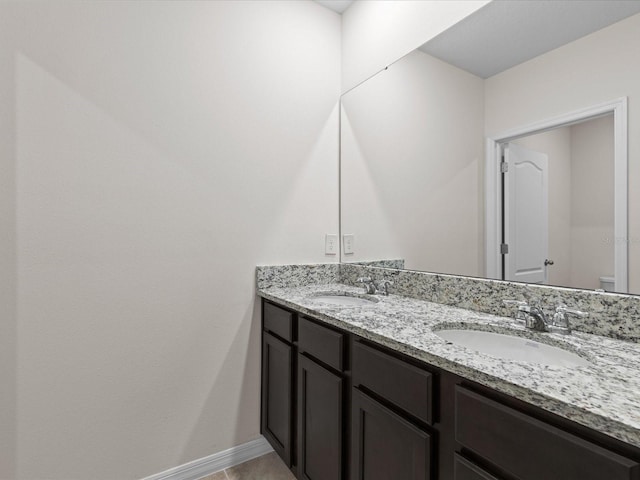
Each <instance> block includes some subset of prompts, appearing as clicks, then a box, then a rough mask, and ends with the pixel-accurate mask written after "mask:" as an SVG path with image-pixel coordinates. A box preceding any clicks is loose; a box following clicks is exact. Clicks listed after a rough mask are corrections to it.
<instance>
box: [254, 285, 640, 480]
mask: <svg viewBox="0 0 640 480" xmlns="http://www.w3.org/2000/svg"><path fill="white" fill-rule="evenodd" d="M332 292H333V293H336V292H339V293H340V294H346V295H348V296H352V297H354V298H360V297H366V296H365V295H363V294H362V292H361V289H357V288H356V287H353V286H349V285H344V284H316V285H314V284H312V285H303V286H296V287H292V288H289V287H273V288H261V289H259V295H260V296H261V297H262V338H263V341H262V416H261V417H262V423H261V430H262V433H263V435H264V436H265V437H266V438H267V440H268V441H269V442H270V443H271V445H272V446H273V448H274V449H275V450H276V452H277V453H278V454H279V455H280V457H281V458H282V459H283V460H284V461H285V463H286V464H287V465H288V466H289V467H290V468H291V469H292V471H293V472H294V474H295V475H296V476H297V478H298V479H307V480H324V479H327V480H328V479H335V480H339V479H340V480H346V479H350V480H356V479H357V480H383V479H391V478H393V479H403V480H405V479H406V480H418V479H420V480H426V479H430V480H452V479H456V480H471V479H485V480H488V479H498V480H517V479H521V480H542V479H544V480H555V479H557V480H572V479H575V480H640V406H639V405H638V402H637V398H638V396H639V395H638V392H640V379H639V378H638V372H640V345H638V344H637V343H634V342H627V341H620V340H615V339H612V338H606V337H600V336H597V335H590V334H585V333H581V332H577V333H574V334H572V335H570V336H566V337H563V336H561V335H556V334H534V333H531V332H529V331H525V330H524V329H523V328H522V327H519V326H518V325H514V324H513V319H510V318H505V317H499V316H494V315H488V314H484V313H479V312H474V311H470V310H463V309H460V308H454V307H450V306H446V305H442V304H437V303H432V302H428V301H424V300H419V299H415V298H408V297H400V296H397V295H389V296H388V297H385V296H378V295H376V296H375V300H376V301H368V300H366V299H365V301H364V302H360V304H359V305H358V304H356V305H347V306H345V305H340V304H331V303H325V302H324V301H322V300H320V301H319V300H316V299H317V298H318V296H319V295H324V296H325V297H324V298H326V294H327V293H332ZM453 328H456V329H472V330H473V329H476V330H482V331H500V332H505V331H508V332H511V333H512V334H513V335H517V336H523V337H524V338H530V339H532V340H537V341H540V342H543V343H545V344H551V345H556V346H558V345H559V346H562V348H564V349H567V350H569V351H571V352H573V353H575V354H576V355H578V356H579V357H580V358H583V359H586V360H587V361H588V364H587V365H582V366H580V365H576V366H552V365H551V366H550V365H541V364H530V363H527V362H522V361H513V360H504V359H501V358H495V357H492V356H490V355H485V354H481V353H477V352H474V351H472V350H469V349H467V348H464V347H461V346H459V345H455V344H451V343H447V342H446V341H445V340H443V339H441V338H440V337H438V336H437V335H436V333H437V331H438V330H442V329H453Z"/></svg>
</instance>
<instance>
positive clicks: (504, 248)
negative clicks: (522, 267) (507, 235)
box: [500, 243, 509, 255]
mask: <svg viewBox="0 0 640 480" xmlns="http://www.w3.org/2000/svg"><path fill="white" fill-rule="evenodd" d="M500 253H501V254H502V255H506V254H507V253H509V245H508V244H506V243H501V244H500Z"/></svg>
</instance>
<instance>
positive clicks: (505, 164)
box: [500, 158, 509, 173]
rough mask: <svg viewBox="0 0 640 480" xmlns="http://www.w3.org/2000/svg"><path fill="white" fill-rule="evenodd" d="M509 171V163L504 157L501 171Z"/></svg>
mask: <svg viewBox="0 0 640 480" xmlns="http://www.w3.org/2000/svg"><path fill="white" fill-rule="evenodd" d="M508 171H509V164H508V163H507V162H505V161H504V158H503V159H502V163H501V164H500V173H507V172H508Z"/></svg>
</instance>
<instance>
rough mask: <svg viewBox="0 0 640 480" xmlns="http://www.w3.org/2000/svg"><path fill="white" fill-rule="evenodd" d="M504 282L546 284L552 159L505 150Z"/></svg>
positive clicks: (514, 147) (513, 146)
mask: <svg viewBox="0 0 640 480" xmlns="http://www.w3.org/2000/svg"><path fill="white" fill-rule="evenodd" d="M503 165H504V167H505V168H503V169H502V171H503V175H502V176H503V189H504V197H503V203H504V210H503V211H504V215H503V219H504V220H503V222H504V223H503V227H502V228H503V233H502V235H503V240H502V241H503V244H504V245H505V246H508V248H505V249H504V253H503V260H504V261H503V264H504V273H503V275H504V277H503V278H504V279H505V280H512V281H516V282H526V283H538V284H546V283H547V281H548V275H547V271H548V262H547V265H545V260H546V259H547V256H548V249H549V155H548V154H546V153H544V152H539V151H536V150H532V149H530V148H525V147H523V146H521V145H519V144H518V143H517V142H513V143H508V144H506V145H505V146H504V163H503Z"/></svg>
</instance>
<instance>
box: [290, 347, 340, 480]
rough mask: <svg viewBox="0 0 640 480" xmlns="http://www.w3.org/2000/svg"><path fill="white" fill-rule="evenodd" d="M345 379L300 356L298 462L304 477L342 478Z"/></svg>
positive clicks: (313, 479)
mask: <svg viewBox="0 0 640 480" xmlns="http://www.w3.org/2000/svg"><path fill="white" fill-rule="evenodd" d="M342 402H343V379H342V378H341V377H340V376H338V375H335V374H333V373H331V372H330V371H329V370H327V369H325V368H324V367H321V366H320V365H318V364H317V363H315V362H314V361H313V360H311V359H309V358H307V357H305V356H304V355H298V465H299V470H298V473H299V478H300V479H301V480H302V479H304V480H341V479H342V478H343V475H342V451H343V449H342V425H343V423H342V418H343V412H342Z"/></svg>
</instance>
